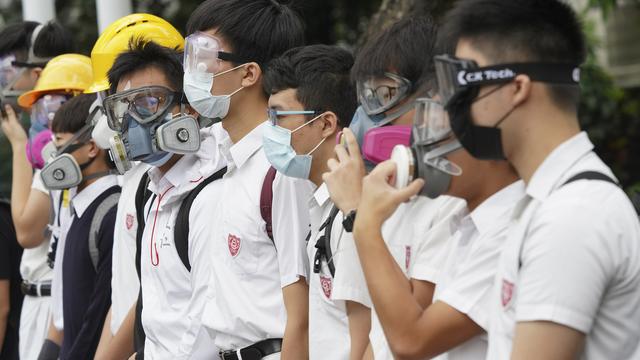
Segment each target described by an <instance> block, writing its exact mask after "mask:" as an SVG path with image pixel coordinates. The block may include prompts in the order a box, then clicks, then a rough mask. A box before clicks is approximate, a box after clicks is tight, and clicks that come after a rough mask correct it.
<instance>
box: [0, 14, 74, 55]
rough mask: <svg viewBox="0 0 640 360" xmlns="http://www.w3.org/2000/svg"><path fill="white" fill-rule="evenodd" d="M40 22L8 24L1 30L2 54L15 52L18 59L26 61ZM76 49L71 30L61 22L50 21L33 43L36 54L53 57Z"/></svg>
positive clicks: (0, 43)
mask: <svg viewBox="0 0 640 360" xmlns="http://www.w3.org/2000/svg"><path fill="white" fill-rule="evenodd" d="M38 25H39V23H37V22H35V21H22V22H19V23H15V24H11V25H8V26H6V27H5V28H4V29H2V31H0V56H5V55H7V54H10V53H12V54H14V55H15V56H16V60H18V61H23V62H24V61H26V60H27V56H28V53H29V48H30V47H31V36H32V35H33V31H34V30H35V29H36V27H37V26H38ZM73 51H74V46H73V36H72V35H71V32H70V31H69V30H67V29H66V28H65V27H63V26H62V25H61V24H60V23H58V22H55V21H49V22H47V23H46V24H44V26H43V27H42V29H41V30H40V32H39V33H38V36H37V37H36V38H35V42H34V44H33V53H34V55H36V56H38V57H42V58H52V57H55V56H58V55H62V54H68V53H72V52H73Z"/></svg>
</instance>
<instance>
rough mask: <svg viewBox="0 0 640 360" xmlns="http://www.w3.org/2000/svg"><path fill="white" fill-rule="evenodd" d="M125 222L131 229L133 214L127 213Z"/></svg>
mask: <svg viewBox="0 0 640 360" xmlns="http://www.w3.org/2000/svg"><path fill="white" fill-rule="evenodd" d="M125 224H126V225H127V230H131V228H132V227H133V215H132V214H127V218H126V219H125Z"/></svg>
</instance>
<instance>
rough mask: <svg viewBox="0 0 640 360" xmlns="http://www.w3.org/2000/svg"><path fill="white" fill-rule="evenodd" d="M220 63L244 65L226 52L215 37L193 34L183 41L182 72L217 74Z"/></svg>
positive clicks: (240, 60) (200, 33) (233, 55)
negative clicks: (228, 62)
mask: <svg viewBox="0 0 640 360" xmlns="http://www.w3.org/2000/svg"><path fill="white" fill-rule="evenodd" d="M220 61H231V62H234V63H246V62H247V61H245V59H241V58H239V57H238V56H236V55H235V54H232V53H229V52H226V51H224V50H223V49H222V47H221V45H220V40H218V38H216V37H215V36H211V35H209V34H206V33H203V32H195V33H193V34H191V35H189V36H187V37H186V39H185V46H184V71H185V72H187V73H209V74H214V75H215V74H217V73H218V72H219V71H220Z"/></svg>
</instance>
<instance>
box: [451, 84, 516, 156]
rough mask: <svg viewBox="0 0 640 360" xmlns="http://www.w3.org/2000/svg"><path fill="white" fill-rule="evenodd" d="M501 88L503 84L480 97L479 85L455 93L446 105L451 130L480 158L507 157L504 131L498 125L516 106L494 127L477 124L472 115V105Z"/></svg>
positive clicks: (469, 150) (463, 144)
mask: <svg viewBox="0 0 640 360" xmlns="http://www.w3.org/2000/svg"><path fill="white" fill-rule="evenodd" d="M500 88H502V85H501V86H498V87H496V88H495V89H493V90H491V91H489V92H487V93H486V94H484V95H482V96H480V97H478V92H479V88H478V87H474V88H470V89H468V90H467V91H463V92H460V93H459V94H457V95H455V96H454V97H453V98H452V99H451V101H449V103H448V104H447V106H446V110H447V112H448V113H449V119H450V122H451V130H452V131H453V133H454V134H455V135H456V137H457V138H458V140H459V141H460V144H462V146H463V147H464V148H465V149H466V150H467V151H468V152H469V154H471V156H473V157H475V158H477V159H480V160H505V159H506V156H505V154H504V150H503V148H502V131H501V130H500V129H499V128H498V126H499V125H500V124H501V123H502V122H503V121H504V120H506V118H507V117H508V116H509V115H511V113H512V112H513V110H515V107H514V108H512V109H511V110H509V111H508V112H507V113H506V114H505V115H503V116H502V117H501V118H500V120H498V121H497V122H496V124H495V125H494V126H493V127H489V126H479V125H475V124H474V123H473V119H472V117H471V105H473V103H474V102H476V101H478V100H480V99H483V98H485V97H487V96H489V95H491V94H493V93H494V92H495V91H497V90H499V89H500Z"/></svg>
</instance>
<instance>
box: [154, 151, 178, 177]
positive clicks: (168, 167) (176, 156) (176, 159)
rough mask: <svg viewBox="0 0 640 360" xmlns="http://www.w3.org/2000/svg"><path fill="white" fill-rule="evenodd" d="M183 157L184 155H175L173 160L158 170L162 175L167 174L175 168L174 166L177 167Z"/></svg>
mask: <svg viewBox="0 0 640 360" xmlns="http://www.w3.org/2000/svg"><path fill="white" fill-rule="evenodd" d="M182 156H183V155H173V156H172V157H171V159H169V161H167V162H166V163H165V164H164V165H162V166H158V170H160V173H162V175H164V174H166V173H167V171H169V170H170V169H171V168H172V167H173V165H175V164H176V163H177V162H178V160H180V159H181V158H182Z"/></svg>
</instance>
